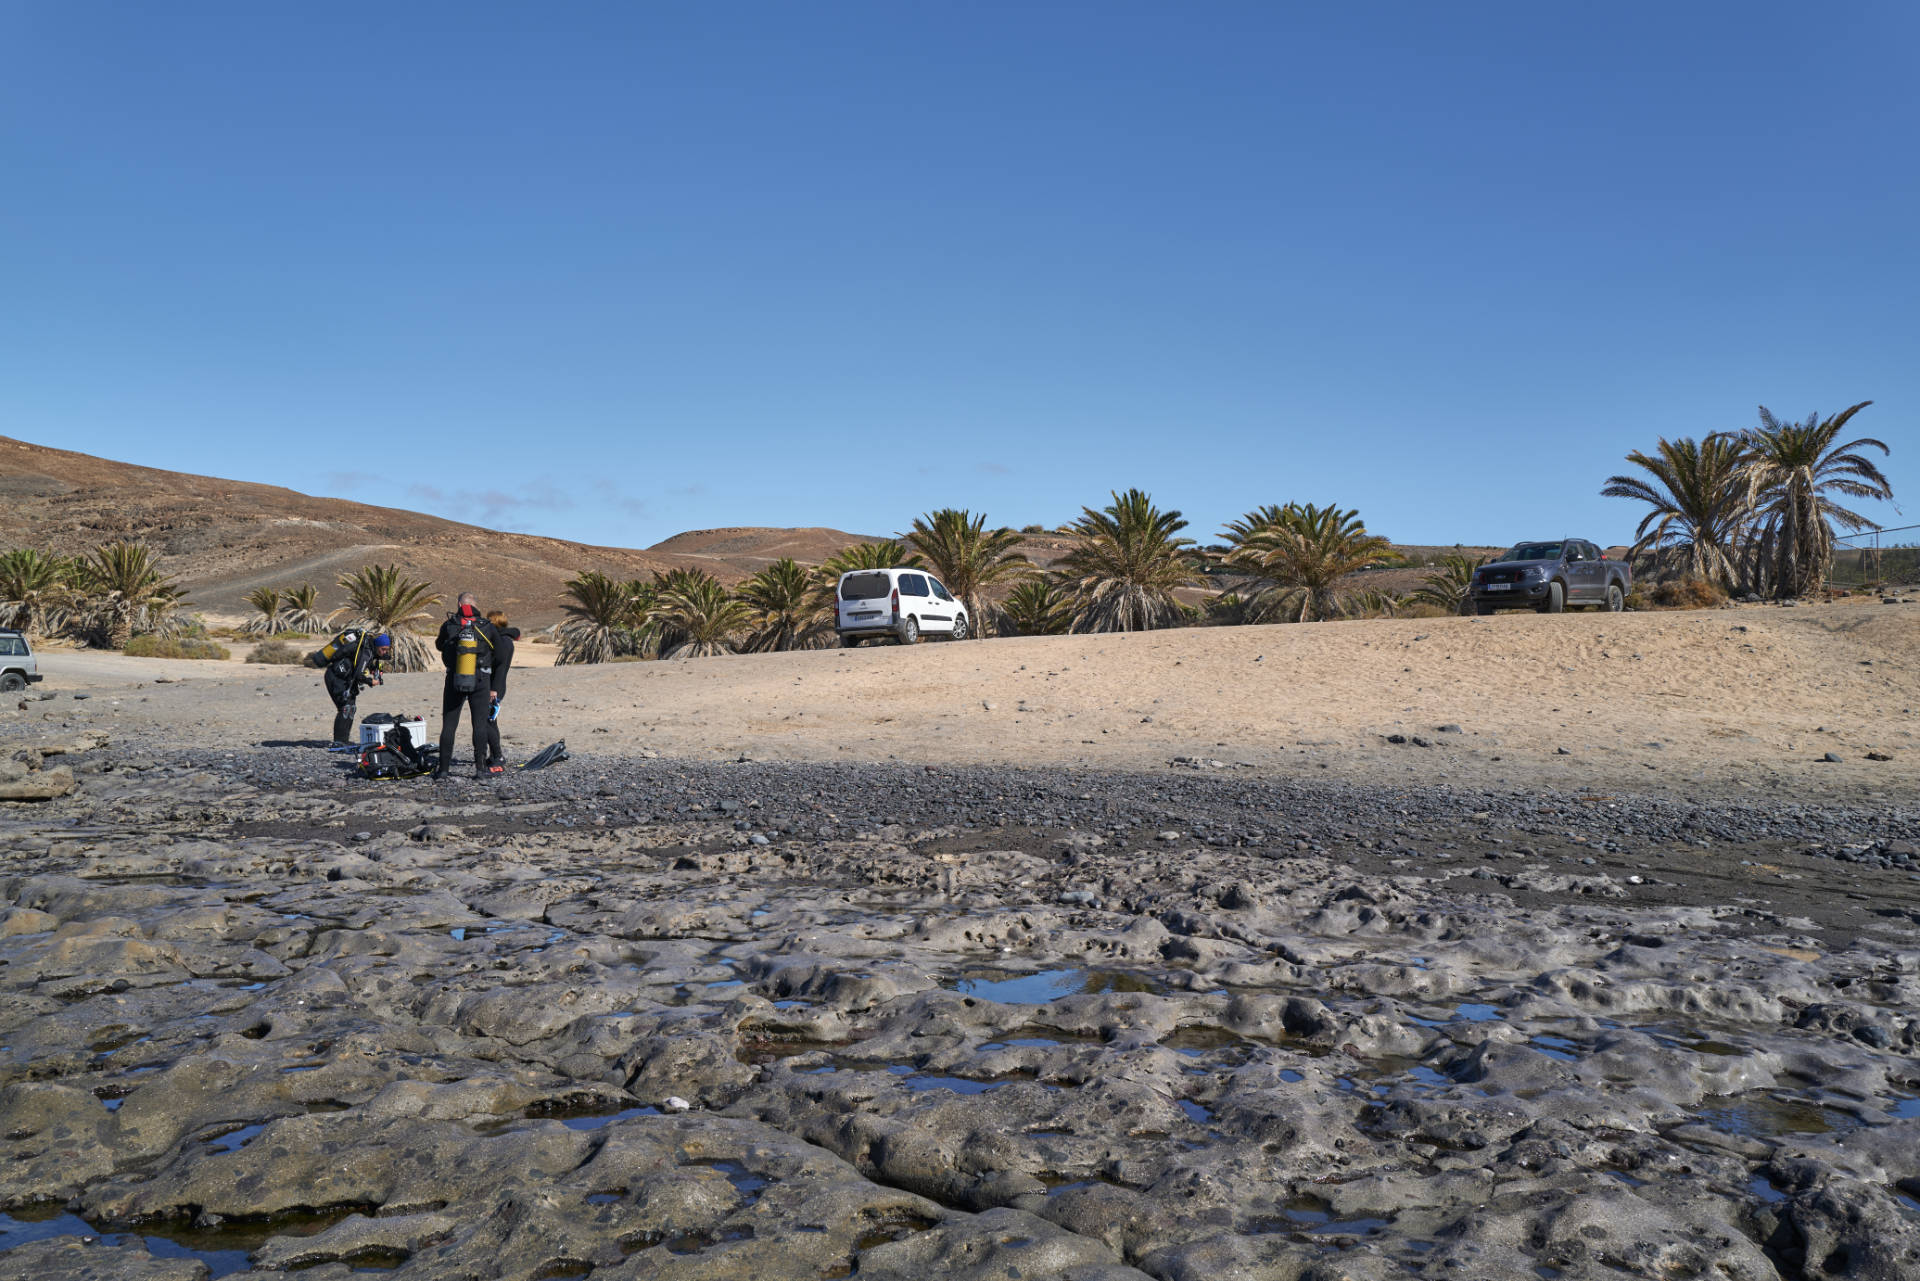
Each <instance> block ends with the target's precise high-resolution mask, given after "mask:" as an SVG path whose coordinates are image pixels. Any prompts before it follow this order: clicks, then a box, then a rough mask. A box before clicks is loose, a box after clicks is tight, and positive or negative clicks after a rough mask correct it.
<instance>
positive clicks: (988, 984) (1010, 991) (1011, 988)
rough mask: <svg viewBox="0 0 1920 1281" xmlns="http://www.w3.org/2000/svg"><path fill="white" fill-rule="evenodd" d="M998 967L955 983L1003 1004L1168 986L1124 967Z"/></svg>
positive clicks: (1161, 989) (971, 993) (958, 987)
mask: <svg viewBox="0 0 1920 1281" xmlns="http://www.w3.org/2000/svg"><path fill="white" fill-rule="evenodd" d="M1003 974H1004V972H1003V971H998V970H980V971H972V972H970V974H968V975H963V976H962V977H961V978H960V979H959V981H958V982H956V983H955V984H954V985H953V989H952V990H953V991H956V992H958V993H960V994H961V995H962V996H974V997H979V998H980V999H981V1000H983V1001H996V1002H999V1003H1000V1004H1003V1005H1045V1004H1046V1003H1047V1002H1049V1001H1057V1000H1059V999H1060V998H1061V997H1063V996H1075V995H1078V994H1080V993H1082V992H1153V993H1160V992H1164V991H1165V988H1164V987H1162V986H1161V985H1160V984H1158V983H1156V982H1154V981H1153V980H1152V979H1149V978H1146V977H1144V976H1142V975H1139V974H1129V973H1127V972H1125V971H1121V970H1042V971H1040V972H1039V973H1037V974H1019V975H1005V976H1004V977H1003Z"/></svg>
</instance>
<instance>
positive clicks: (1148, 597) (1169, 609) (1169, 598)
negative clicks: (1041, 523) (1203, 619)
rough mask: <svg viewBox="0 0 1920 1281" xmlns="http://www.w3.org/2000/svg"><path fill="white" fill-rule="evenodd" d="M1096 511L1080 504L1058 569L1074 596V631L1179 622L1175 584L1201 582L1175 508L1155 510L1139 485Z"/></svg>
mask: <svg viewBox="0 0 1920 1281" xmlns="http://www.w3.org/2000/svg"><path fill="white" fill-rule="evenodd" d="M1112 498H1113V502H1111V503H1110V504H1108V505H1107V506H1105V507H1102V508H1101V509H1100V510H1099V511H1095V510H1094V509H1093V508H1091V507H1082V508H1081V509H1080V519H1078V520H1076V521H1074V522H1073V524H1072V526H1071V529H1072V532H1073V534H1074V536H1075V537H1077V538H1078V539H1079V540H1080V542H1079V545H1078V546H1076V547H1074V548H1073V549H1072V550H1071V551H1069V552H1068V553H1067V554H1066V555H1065V556H1062V557H1061V558H1060V560H1059V563H1058V566H1057V569H1058V572H1059V574H1060V576H1061V578H1062V579H1063V581H1064V582H1065V584H1066V586H1067V587H1068V588H1069V589H1070V590H1071V591H1072V592H1073V595H1074V617H1073V626H1072V630H1073V631H1076V632H1145V631H1152V630H1153V629H1154V628H1156V627H1168V626H1177V625H1178V624H1179V623H1181V622H1182V621H1184V619H1185V614H1184V613H1183V612H1182V611H1181V608H1180V602H1179V601H1178V600H1176V599H1174V595H1173V593H1174V589H1175V588H1178V587H1191V586H1193V585H1194V584H1195V583H1197V582H1198V581H1199V578H1200V575H1199V573H1198V571H1197V569H1196V567H1195V562H1194V557H1193V553H1192V552H1191V551H1190V550H1188V549H1189V548H1191V547H1192V546H1193V540H1192V539H1191V538H1181V537H1179V536H1178V535H1179V533H1180V531H1181V530H1183V529H1185V528H1186V527H1187V522H1186V521H1185V520H1183V519H1182V518H1181V516H1180V513H1179V512H1177V511H1164V512H1163V511H1161V510H1160V509H1159V508H1157V507H1155V506H1154V505H1153V499H1152V498H1150V497H1149V496H1148V495H1147V494H1146V492H1145V491H1144V490H1139V489H1129V490H1128V491H1127V492H1126V493H1124V494H1122V493H1119V492H1118V491H1114V492H1113V493H1112Z"/></svg>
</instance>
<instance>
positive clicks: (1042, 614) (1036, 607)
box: [994, 574, 1073, 636]
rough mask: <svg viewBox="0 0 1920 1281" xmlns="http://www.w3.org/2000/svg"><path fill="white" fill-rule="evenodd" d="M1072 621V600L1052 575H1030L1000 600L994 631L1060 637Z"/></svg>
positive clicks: (1016, 634) (1015, 634) (1005, 633)
mask: <svg viewBox="0 0 1920 1281" xmlns="http://www.w3.org/2000/svg"><path fill="white" fill-rule="evenodd" d="M1072 622H1073V602H1072V600H1071V599H1070V598H1069V597H1068V596H1067V594H1066V593H1065V592H1063V591H1061V590H1060V585H1059V583H1057V582H1056V581H1054V580H1053V579H1051V578H1047V577H1044V576H1042V575H1039V574H1032V575H1029V576H1028V577H1026V578H1023V579H1021V580H1020V581H1019V582H1017V583H1015V584H1014V585H1013V590H1012V591H1010V592H1008V593H1007V598H1006V599H1005V600H1003V601H1001V602H1000V608H999V610H998V611H997V613H996V616H995V619H994V631H995V632H996V633H998V634H1001V635H1010V636H1059V635H1061V634H1062V633H1064V632H1065V631H1066V630H1067V628H1068V626H1069V625H1070V624H1071V623H1072Z"/></svg>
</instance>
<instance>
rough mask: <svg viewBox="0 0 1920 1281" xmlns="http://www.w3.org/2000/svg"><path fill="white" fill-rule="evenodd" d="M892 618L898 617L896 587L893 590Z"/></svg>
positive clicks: (897, 593)
mask: <svg viewBox="0 0 1920 1281" xmlns="http://www.w3.org/2000/svg"><path fill="white" fill-rule="evenodd" d="M893 616H894V617H895V618H898V617H900V589H899V588H898V587H896V588H894V589H893Z"/></svg>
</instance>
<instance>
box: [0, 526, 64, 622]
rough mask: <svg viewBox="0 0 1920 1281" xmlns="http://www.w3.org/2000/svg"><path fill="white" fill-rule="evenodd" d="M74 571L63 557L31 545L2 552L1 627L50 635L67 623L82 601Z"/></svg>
mask: <svg viewBox="0 0 1920 1281" xmlns="http://www.w3.org/2000/svg"><path fill="white" fill-rule="evenodd" d="M72 572H73V567H72V565H71V564H70V563H69V562H68V561H66V560H65V559H63V558H62V557H59V556H54V555H50V554H49V553H47V552H42V551H36V550H34V549H33V548H31V547H18V548H15V549H14V550H12V551H10V552H7V553H6V554H5V555H0V627H11V628H14V629H15V630H17V631H23V632H39V633H41V634H42V635H48V634H51V633H53V632H57V631H59V630H60V629H61V628H62V627H64V626H66V624H67V621H68V620H69V619H70V618H71V617H72V616H73V610H74V606H75V605H76V604H78V603H79V596H78V594H77V593H76V592H75V591H74V589H73V586H72V584H71V583H70V582H69V581H68V580H69V579H70V577H71V576H72Z"/></svg>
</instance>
